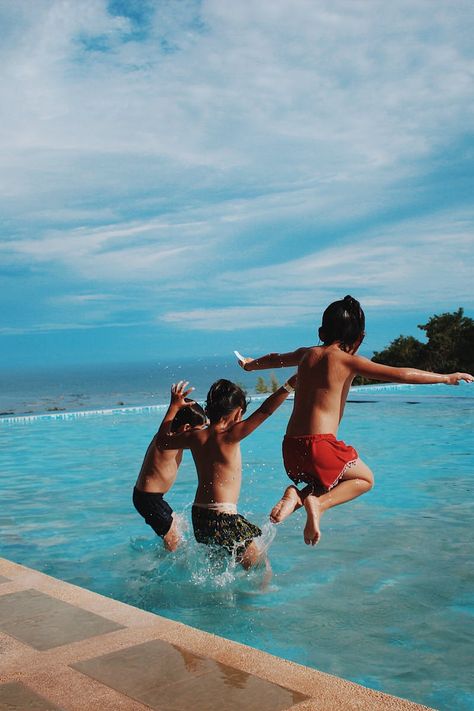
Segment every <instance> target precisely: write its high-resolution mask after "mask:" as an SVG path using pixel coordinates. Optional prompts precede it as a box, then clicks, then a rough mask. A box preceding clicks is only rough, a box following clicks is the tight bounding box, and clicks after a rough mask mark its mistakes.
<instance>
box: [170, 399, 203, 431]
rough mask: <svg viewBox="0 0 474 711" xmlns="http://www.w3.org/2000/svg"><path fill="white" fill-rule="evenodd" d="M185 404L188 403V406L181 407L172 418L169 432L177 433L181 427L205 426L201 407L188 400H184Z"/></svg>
mask: <svg viewBox="0 0 474 711" xmlns="http://www.w3.org/2000/svg"><path fill="white" fill-rule="evenodd" d="M186 402H189V405H185V406H184V407H182V408H181V409H180V410H178V412H177V413H176V415H175V416H174V418H173V422H172V423H171V432H177V431H178V430H179V428H180V427H182V426H183V425H191V427H198V426H199V425H205V424H206V413H205V412H204V410H203V409H202V407H201V405H198V403H197V402H194V401H193V400H190V399H189V398H186Z"/></svg>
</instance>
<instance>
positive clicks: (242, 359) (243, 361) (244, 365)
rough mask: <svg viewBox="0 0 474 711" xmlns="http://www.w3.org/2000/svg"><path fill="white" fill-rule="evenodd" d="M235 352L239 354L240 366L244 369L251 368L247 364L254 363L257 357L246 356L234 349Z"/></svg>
mask: <svg viewBox="0 0 474 711" xmlns="http://www.w3.org/2000/svg"><path fill="white" fill-rule="evenodd" d="M234 353H235V355H236V356H237V361H238V363H239V365H240V367H241V368H243V369H244V370H251V368H248V367H247V366H248V365H249V363H252V361H253V360H255V359H254V358H246V357H245V356H243V355H242V354H241V353H239V352H238V351H234Z"/></svg>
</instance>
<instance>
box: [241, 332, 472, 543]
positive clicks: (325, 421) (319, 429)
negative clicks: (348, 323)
mask: <svg viewBox="0 0 474 711" xmlns="http://www.w3.org/2000/svg"><path fill="white" fill-rule="evenodd" d="M362 339H363V336H361V337H360V339H359V340H358V341H357V342H356V343H355V344H354V345H353V347H352V349H351V350H350V351H349V352H347V351H345V350H343V348H342V347H341V344H340V343H339V342H337V341H336V342H335V343H331V344H330V345H325V346H312V347H310V348H298V349H297V350H296V351H292V352H290V353H269V354H268V355H265V356H262V357H261V358H255V359H252V358H244V359H243V360H239V364H240V365H241V366H242V367H243V368H244V370H249V371H253V370H264V369H267V368H283V367H288V366H293V367H294V366H297V368H298V370H297V385H296V392H295V400H294V405H293V412H292V414H291V417H290V420H289V422H288V427H287V430H286V433H287V434H288V435H293V436H298V435H312V434H333V435H334V436H335V437H337V431H338V427H339V423H340V421H341V419H342V416H343V414H344V407H345V404H346V400H347V395H348V392H349V388H350V386H351V384H352V381H353V379H354V378H355V376H356V375H363V376H365V377H366V378H371V379H373V380H382V381H387V382H393V383H414V384H425V383H446V384H447V385H458V384H459V382H460V381H461V380H465V381H466V382H472V381H473V380H474V378H473V376H472V375H470V374H469V373H450V374H448V375H443V374H440V373H430V372H428V371H425V370H418V369H416V368H394V367H391V366H388V365H381V364H379V363H374V362H373V361H371V360H369V359H368V358H364V357H362V356H359V355H357V350H358V348H359V346H360V344H361V342H362ZM373 481H374V480H373V474H372V472H371V470H370V469H369V467H368V466H367V465H366V464H365V463H364V462H363V461H362V460H361V459H358V460H357V462H356V464H355V465H354V466H353V467H351V468H350V469H348V470H347V471H346V473H345V474H344V475H343V477H342V478H341V480H340V483H339V484H337V486H335V487H334V488H333V489H331V490H330V491H329V492H327V493H325V494H323V495H322V496H319V497H317V496H315V495H312V494H311V495H309V496H306V498H304V499H303V498H302V497H301V494H300V492H299V491H298V489H297V488H296V487H295V486H289V487H287V489H286V490H285V493H284V494H283V497H282V498H281V500H280V501H279V502H278V503H277V504H276V506H275V507H274V508H273V509H272V512H271V514H270V519H271V520H272V521H273V522H274V523H279V522H281V521H283V520H284V519H285V518H287V516H289V515H290V514H291V513H292V512H293V511H295V510H296V509H297V508H300V507H301V506H303V505H304V507H305V509H306V512H307V522H306V526H305V529H304V540H305V543H307V544H308V545H309V544H311V545H315V543H317V542H318V541H319V539H320V535H321V532H320V526H319V522H320V517H321V515H322V513H323V512H324V511H326V510H327V509H328V508H332V507H333V506H337V505H339V504H342V503H345V502H346V501H350V500H351V499H354V498H356V497H357V496H360V495H361V494H363V493H364V492H366V491H368V490H369V489H371V488H372V486H373Z"/></svg>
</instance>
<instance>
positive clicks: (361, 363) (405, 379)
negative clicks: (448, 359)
mask: <svg viewBox="0 0 474 711" xmlns="http://www.w3.org/2000/svg"><path fill="white" fill-rule="evenodd" d="M353 362H354V365H355V374H357V375H363V376H364V377H366V378H370V379H371V380H383V381H386V382H390V383H410V384H412V385H425V384H430V383H446V384H447V385H457V384H458V383H459V381H460V380H466V382H472V380H473V378H472V375H469V373H449V374H443V373H431V372H430V371H428V370H419V369H418V368H395V367H393V366H391V365H382V364H381V363H374V362H373V361H371V360H369V359H368V358H363V357H362V356H354V361H353Z"/></svg>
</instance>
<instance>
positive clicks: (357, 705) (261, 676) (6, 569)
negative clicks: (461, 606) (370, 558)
mask: <svg viewBox="0 0 474 711" xmlns="http://www.w3.org/2000/svg"><path fill="white" fill-rule="evenodd" d="M26 591H32V592H31V593H28V594H30V595H32V596H34V595H36V596H37V598H40V599H42V595H43V596H49V597H50V598H54V599H55V600H57V601H61V605H62V607H63V608H64V609H66V611H67V609H69V606H73V607H74V609H75V610H77V608H79V609H80V610H82V611H86V613H93V615H91V616H90V617H91V618H94V615H95V616H98V618H97V619H99V617H100V618H101V619H103V618H106V620H107V621H109V622H110V623H113V624H111V625H110V626H111V631H106V632H105V633H104V632H103V633H99V634H95V633H94V634H93V636H88V637H87V638H85V639H79V640H77V641H72V642H69V643H65V644H59V645H58V646H55V647H52V648H49V649H43V650H42V651H40V650H39V649H38V648H34V647H33V646H31V644H28V643H27V642H25V641H21V638H20V637H16V636H15V634H14V630H13V632H12V630H11V629H10V630H9V632H5V631H4V630H2V629H1V626H0V661H1V664H0V689H1V688H2V685H7V684H9V685H11V686H9V687H8V689H10V688H13V686H14V685H15V684H16V685H17V686H18V685H21V687H22V689H23V687H26V689H27V692H28V690H29V692H32V693H34V694H37V695H39V696H40V697H41V698H42V699H43V700H47V702H49V704H50V705H49V706H42V707H41V708H45V709H46V708H48V709H49V708H51V709H53V708H60V709H62V710H63V711H93V710H94V709H97V710H98V711H119V710H121V709H126V710H127V711H146V709H150V708H158V707H157V706H151V707H150V706H149V705H147V704H146V703H143V702H141V701H138V700H137V699H136V698H132V697H131V696H129V695H127V694H125V693H122V692H121V691H118V690H117V689H114V688H112V687H111V686H107V685H106V684H104V683H102V682H99V681H97V679H94V678H92V677H91V676H86V675H85V674H84V673H81V672H80V671H79V670H78V669H77V668H73V667H72V666H71V665H80V664H82V665H84V664H85V662H86V661H87V660H92V659H94V658H97V657H99V656H101V655H110V656H113V653H114V652H118V651H119V650H127V649H132V648H133V647H134V646H139V645H143V644H144V643H150V642H152V641H153V640H159V641H161V642H165V643H168V645H172V646H173V647H174V648H179V649H180V650H184V652H185V653H190V654H191V656H192V655H195V656H196V657H198V658H199V659H202V660H205V661H209V660H210V661H209V663H217V664H218V665H220V666H223V665H224V666H225V668H232V670H238V672H241V673H243V674H245V677H246V678H247V676H248V677H249V678H250V677H252V679H253V680H255V681H258V682H259V683H260V684H264V683H266V682H268V683H269V685H268V686H269V687H270V685H272V688H276V687H277V686H278V687H280V688H281V687H283V688H284V689H285V690H289V691H290V692H294V693H295V694H297V695H298V698H300V696H301V698H303V697H306V698H305V699H303V700H302V701H299V702H298V703H297V704H296V705H295V704H293V705H290V706H285V709H287V711H341V710H344V711H361V710H367V711H374V710H376V711H405V710H406V711H416V710H417V709H418V710H422V709H425V710H426V709H429V707H427V706H423V705H420V704H417V703H414V702H411V701H408V700H405V699H402V698H399V697H396V696H391V695H388V694H385V693H383V692H380V691H375V690H372V689H369V688H366V687H363V686H361V685H359V684H355V683H353V682H350V681H347V680H345V679H342V678H339V677H336V676H333V675H330V674H327V673H325V672H320V671H318V670H316V669H312V668H310V667H306V666H303V665H301V664H296V663H294V662H290V661H287V660H285V659H282V658H280V657H276V656H273V655H271V654H268V653H267V652H263V651H260V650H257V649H254V648H252V647H249V646H246V645H244V644H240V643H237V642H233V641H230V640H227V639H225V638H223V637H219V636H217V635H214V634H210V633H208V632H203V631H201V630H198V629H195V628H193V627H190V626H188V625H185V624H183V623H180V622H175V621H173V620H170V619H167V618H164V617H161V616H159V615H155V614H154V613H152V612H146V611H144V610H141V609H139V608H136V607H133V606H131V605H128V604H125V603H122V602H119V601H117V600H114V599H112V598H107V597H104V596H103V595H99V594H97V593H95V592H92V591H90V590H86V589H84V588H80V587H78V586H76V585H72V584H70V583H66V582H64V581H62V580H59V579H57V578H53V577H51V576H49V575H46V574H44V573H41V572H39V571H37V570H33V569H31V568H28V567H26V566H23V565H19V564H18V563H14V562H12V561H9V560H7V559H5V558H0V605H1V601H2V598H3V596H5V595H12V598H11V599H15V596H14V594H15V593H17V594H19V593H23V595H24V596H25V595H27V593H26ZM3 599H4V601H6V600H7V598H3ZM63 603H68V605H63ZM59 604H60V603H58V605H59ZM236 673H237V671H236ZM4 688H5V689H7V687H6V686H5V687H4ZM262 688H264V686H263V687H262ZM29 692H28V693H29ZM236 693H238V692H236ZM0 708H1V699H0ZM38 708H39V707H38ZM160 708H163V710H164V711H165V709H166V706H163V707H160ZM168 708H171V707H168ZM173 708H177V707H175V706H174V705H173ZM221 708H222V711H226V707H225V705H224V706H222V707H221ZM242 708H245V707H244V706H242ZM275 708H277V707H275ZM278 708H283V707H281V706H280V707H278Z"/></svg>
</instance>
